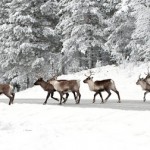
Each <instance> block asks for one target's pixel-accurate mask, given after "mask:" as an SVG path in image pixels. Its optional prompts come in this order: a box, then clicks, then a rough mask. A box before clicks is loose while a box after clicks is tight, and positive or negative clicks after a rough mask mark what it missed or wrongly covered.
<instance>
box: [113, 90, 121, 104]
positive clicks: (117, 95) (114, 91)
mask: <svg viewBox="0 0 150 150" xmlns="http://www.w3.org/2000/svg"><path fill="white" fill-rule="evenodd" d="M112 91H114V92H115V93H116V94H117V96H118V103H121V101H120V94H119V92H118V91H117V89H116V90H113V89H112Z"/></svg>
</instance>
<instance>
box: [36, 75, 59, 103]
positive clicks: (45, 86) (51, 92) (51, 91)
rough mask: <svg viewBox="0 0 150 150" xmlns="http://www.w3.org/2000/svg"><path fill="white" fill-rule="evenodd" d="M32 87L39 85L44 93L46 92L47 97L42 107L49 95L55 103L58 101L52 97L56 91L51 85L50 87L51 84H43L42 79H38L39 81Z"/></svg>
mask: <svg viewBox="0 0 150 150" xmlns="http://www.w3.org/2000/svg"><path fill="white" fill-rule="evenodd" d="M34 85H40V86H41V87H42V88H43V90H44V91H47V92H48V94H47V97H46V100H45V102H44V103H43V105H45V104H47V100H48V98H49V96H50V95H51V98H53V99H54V100H56V101H59V99H58V98H55V97H53V95H54V92H55V91H56V90H55V89H54V87H53V85H51V84H49V83H47V82H45V81H44V80H43V78H39V79H38V80H37V81H36V82H35V83H34Z"/></svg>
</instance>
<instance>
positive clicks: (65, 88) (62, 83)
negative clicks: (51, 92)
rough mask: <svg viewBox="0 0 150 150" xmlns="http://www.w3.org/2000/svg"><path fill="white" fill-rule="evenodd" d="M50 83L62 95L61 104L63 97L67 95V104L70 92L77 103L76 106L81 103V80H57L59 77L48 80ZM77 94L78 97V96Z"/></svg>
mask: <svg viewBox="0 0 150 150" xmlns="http://www.w3.org/2000/svg"><path fill="white" fill-rule="evenodd" d="M47 82H48V83H50V84H52V85H53V87H54V89H55V90H56V91H58V92H59V94H60V103H59V104H62V99H63V95H64V94H67V95H66V100H64V101H63V103H65V102H66V101H67V98H68V96H69V94H68V92H72V93H73V95H74V98H75V101H76V104H79V103H80V99H81V94H80V90H79V89H80V80H57V76H56V77H54V78H52V79H50V80H47ZM76 94H77V95H76Z"/></svg>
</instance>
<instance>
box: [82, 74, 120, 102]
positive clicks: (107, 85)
mask: <svg viewBox="0 0 150 150" xmlns="http://www.w3.org/2000/svg"><path fill="white" fill-rule="evenodd" d="M92 75H93V74H92V72H91V71H90V75H89V76H87V75H85V76H86V77H87V78H86V79H85V80H84V81H83V82H84V83H87V84H88V86H89V89H90V90H91V91H94V92H95V94H94V98H93V103H95V98H96V95H97V94H99V95H100V97H101V100H102V101H101V103H104V100H103V97H102V94H101V92H103V91H106V92H107V93H108V96H107V97H106V99H105V101H107V100H108V98H109V97H110V95H111V92H110V90H112V91H114V92H115V93H116V94H117V96H118V103H120V102H121V101H120V95H119V92H118V91H117V89H116V86H115V82H114V81H113V80H112V79H106V80H97V81H95V82H94V81H93V77H91V76H92Z"/></svg>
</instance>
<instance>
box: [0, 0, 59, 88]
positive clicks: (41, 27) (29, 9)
mask: <svg viewBox="0 0 150 150" xmlns="http://www.w3.org/2000/svg"><path fill="white" fill-rule="evenodd" d="M7 6H8V7H9V11H8V25H7V26H6V25H5V24H3V25H2V26H1V27H0V28H1V32H2V33H1V34H2V35H3V36H6V33H4V32H6V31H8V33H9V36H8V38H7V39H5V41H6V42H7V43H8V46H7V45H6V46H7V47H6V46H5V48H4V51H3V54H2V57H3V59H2V64H1V67H2V70H3V71H4V72H5V74H4V78H8V79H13V76H14V77H15V78H20V76H23V77H24V76H26V77H25V78H27V77H28V78H29V80H30V81H29V86H32V85H33V80H32V78H34V77H35V76H36V74H37V73H39V74H41V73H42V75H43V76H46V75H47V72H48V71H46V70H48V69H50V70H51V69H52V68H51V67H50V65H51V61H55V60H50V57H51V55H52V53H54V52H59V50H60V46H61V43H60V38H59V36H58V35H57V34H56V32H55V26H56V24H57V22H58V16H57V13H56V12H57V7H56V6H57V2H56V1H53V0H49V1H43V0H12V1H11V2H10V3H9V4H7ZM50 9H52V10H51V12H49V10H50ZM3 33H4V34H3ZM2 39H3V40H4V38H2ZM6 54H7V55H8V57H7V59H6V58H5V55H6ZM51 59H54V58H53V57H51ZM15 74H17V77H16V75H15ZM10 76H12V77H11V78H10ZM19 80H20V79H19ZM20 84H22V83H20Z"/></svg>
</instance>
